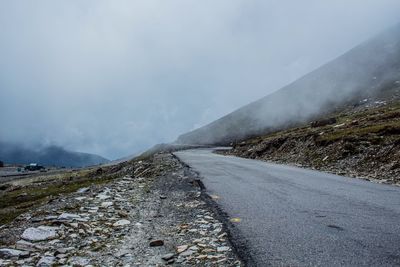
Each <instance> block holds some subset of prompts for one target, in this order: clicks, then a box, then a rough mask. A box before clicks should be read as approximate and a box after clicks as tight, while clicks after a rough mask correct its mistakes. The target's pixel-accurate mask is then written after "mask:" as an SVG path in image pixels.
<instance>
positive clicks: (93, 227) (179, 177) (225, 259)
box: [0, 154, 241, 266]
mask: <svg viewBox="0 0 400 267" xmlns="http://www.w3.org/2000/svg"><path fill="white" fill-rule="evenodd" d="M133 164H134V168H131V170H130V171H129V172H131V173H132V174H129V172H128V174H125V175H123V176H121V177H120V178H117V179H114V180H112V181H111V182H110V183H108V184H105V185H99V186H94V187H90V188H81V189H79V190H77V191H75V193H72V194H70V195H64V196H60V197H59V198H58V199H55V200H54V201H52V202H51V203H48V204H46V205H43V206H42V207H40V208H38V209H36V210H33V211H31V212H28V213H25V214H22V215H20V216H19V217H18V218H17V220H15V221H14V222H12V223H10V224H8V225H5V227H3V228H1V229H0V242H1V246H0V247H1V249H0V266H15V265H27V266H52V265H66V266H87V265H92V266H99V265H101V266H162V265H176V266H241V263H240V261H239V260H238V258H237V256H236V255H235V254H234V253H233V250H232V248H231V247H230V243H229V241H228V240H227V239H226V233H225V232H224V230H223V225H222V223H220V222H219V221H218V220H217V219H216V218H215V216H214V215H213V213H212V212H211V211H210V210H209V208H208V206H207V205H206V203H205V201H203V200H202V196H201V191H200V188H199V187H196V186H194V185H193V183H191V179H192V178H191V177H189V176H187V175H186V174H185V173H186V171H187V170H186V169H185V168H186V167H184V166H182V165H181V164H180V162H179V161H178V160H177V159H175V158H174V157H173V156H172V155H171V154H160V155H156V156H155V157H154V158H151V159H148V160H143V161H141V162H135V163H133ZM102 173H104V170H102ZM125 173H126V172H125ZM134 173H141V174H144V173H145V174H146V176H142V175H141V176H135V174H134ZM167 196H168V197H167Z"/></svg>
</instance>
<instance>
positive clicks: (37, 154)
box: [0, 142, 109, 167]
mask: <svg viewBox="0 0 400 267" xmlns="http://www.w3.org/2000/svg"><path fill="white" fill-rule="evenodd" d="M0 159H1V160H2V161H3V162H5V163H8V164H29V163H32V162H35V163H39V164H41V165H44V166H58V167H62V166H64V167H86V166H93V165H98V164H103V163H106V162H108V161H109V160H108V159H105V158H103V157H101V156H98V155H94V154H88V153H81V152H74V151H68V150H65V149H64V148H62V147H57V146H50V147H45V148H41V149H37V150H35V149H32V148H26V147H23V146H20V145H15V144H8V143H5V142H0Z"/></svg>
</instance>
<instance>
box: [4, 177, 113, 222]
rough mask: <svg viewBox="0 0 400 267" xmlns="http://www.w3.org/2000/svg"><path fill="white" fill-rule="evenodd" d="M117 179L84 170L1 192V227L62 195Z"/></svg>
mask: <svg viewBox="0 0 400 267" xmlns="http://www.w3.org/2000/svg"><path fill="white" fill-rule="evenodd" d="M116 177H117V176H116V174H107V175H101V174H100V175H99V174H96V173H95V172H94V171H90V172H89V171H88V170H83V171H77V172H75V173H65V174H62V175H60V174H57V175H55V176H49V177H46V179H45V180H43V181H39V182H38V181H35V182H33V183H32V184H29V185H27V186H22V187H20V186H16V187H14V188H11V189H9V190H5V191H4V192H0V225H2V224H5V223H9V222H11V221H12V220H14V219H15V218H16V217H17V216H18V215H20V214H22V213H24V212H26V211H28V210H29V209H32V207H35V206H38V205H41V204H43V203H45V202H47V201H48V200H50V199H52V198H54V197H56V196H58V195H60V194H68V193H72V192H75V191H77V190H78V189H79V188H82V187H90V186H93V185H99V184H104V183H107V182H109V181H111V180H113V179H114V178H116Z"/></svg>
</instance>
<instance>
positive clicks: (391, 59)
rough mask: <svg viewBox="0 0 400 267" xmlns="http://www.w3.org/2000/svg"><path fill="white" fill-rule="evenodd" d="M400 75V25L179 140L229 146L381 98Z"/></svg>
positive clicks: (184, 135)
mask: <svg viewBox="0 0 400 267" xmlns="http://www.w3.org/2000/svg"><path fill="white" fill-rule="evenodd" d="M399 73H400V24H398V25H396V26H394V27H392V28H390V29H388V30H387V31H385V32H383V33H381V34H379V35H378V36H376V37H374V38H371V39H370V40H368V41H365V42H363V43H362V44H360V45H358V46H356V47H354V48H352V49H351V50H349V51H348V52H347V53H345V54H343V55H341V56H339V57H338V58H336V59H334V60H332V61H330V62H328V63H326V64H324V65H322V66H321V67H320V68H318V69H316V70H314V71H312V72H310V73H308V74H306V75H304V76H303V77H301V78H299V79H298V80H296V81H294V82H292V83H290V84H288V85H287V86H285V87H283V88H281V89H280V90H278V91H275V92H274V93H272V94H269V95H267V96H265V97H263V98H261V99H259V100H256V101H254V102H252V103H250V104H248V105H245V106H243V107H241V108H239V109H237V110H235V111H233V112H232V113H229V114H228V115H226V116H224V117H222V118H220V119H218V120H216V121H214V122H211V123H210V124H208V125H206V126H204V127H201V128H199V129H196V130H194V131H191V132H188V133H185V134H183V135H181V136H179V137H178V139H177V141H176V143H179V144H208V145H211V144H221V145H226V144H229V143H231V142H236V141H238V140H242V139H245V138H248V137H250V136H255V135H259V134H263V133H266V132H271V131H274V130H278V129H282V128H285V127H289V126H293V125H295V124H298V123H304V122H307V121H310V120H312V119H315V118H317V117H320V116H323V115H324V114H327V113H329V112H331V111H333V110H335V109H338V108H340V107H341V106H343V105H346V104H349V103H350V104H354V103H357V102H358V101H359V99H360V98H363V97H368V96H373V95H375V94H379V93H380V92H381V91H382V90H383V89H384V88H385V87H387V86H390V84H392V83H394V82H396V81H397V79H398V78H399V76H400V75H399Z"/></svg>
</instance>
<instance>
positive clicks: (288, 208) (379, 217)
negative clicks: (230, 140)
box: [175, 149, 400, 266]
mask: <svg viewBox="0 0 400 267" xmlns="http://www.w3.org/2000/svg"><path fill="white" fill-rule="evenodd" d="M175 155H176V156H178V157H179V158H180V159H181V160H182V161H184V162H185V163H186V164H188V165H189V166H190V167H191V168H192V169H193V170H195V171H196V172H198V173H199V174H200V176H201V177H202V181H203V183H204V185H205V187H206V190H207V193H208V194H210V195H213V196H217V199H216V202H217V204H218V205H219V207H220V208H221V209H222V210H223V211H224V212H225V213H227V214H228V216H229V217H231V218H240V219H241V221H240V222H238V223H235V227H234V228H233V236H234V237H240V239H241V240H239V239H238V240H237V241H236V242H240V243H241V242H245V243H246V254H247V257H248V259H251V260H252V261H250V262H249V263H250V264H249V265H251V266H268V265H270V266H271V265H272V266H399V265H400V188H399V187H395V186H388V185H381V184H375V183H371V182H367V181H362V180H359V179H353V178H346V177H341V176H336V175H331V174H327V173H323V172H317V171H312V170H305V169H300V168H296V167H290V166H285V165H277V164H270V163H266V162H262V161H256V160H249V159H242V158H237V157H231V156H222V155H217V154H214V153H212V150H211V149H197V150H186V151H181V152H176V153H175ZM243 239H244V240H243Z"/></svg>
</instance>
